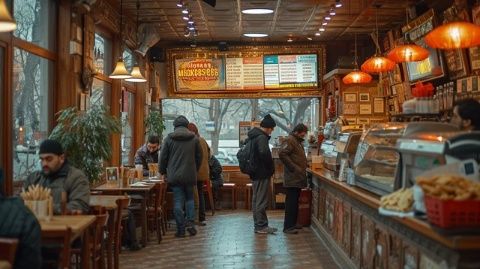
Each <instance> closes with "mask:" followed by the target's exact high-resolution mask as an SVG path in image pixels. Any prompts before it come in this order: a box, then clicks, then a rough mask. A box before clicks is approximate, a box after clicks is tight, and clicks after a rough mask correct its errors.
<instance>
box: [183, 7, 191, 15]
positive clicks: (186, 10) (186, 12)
mask: <svg viewBox="0 0 480 269" xmlns="http://www.w3.org/2000/svg"><path fill="white" fill-rule="evenodd" d="M182 13H183V14H188V13H190V10H188V8H184V9H183V10H182Z"/></svg>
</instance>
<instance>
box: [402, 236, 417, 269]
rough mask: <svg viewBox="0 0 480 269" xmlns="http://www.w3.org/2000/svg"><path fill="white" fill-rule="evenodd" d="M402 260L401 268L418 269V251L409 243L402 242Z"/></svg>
mask: <svg viewBox="0 0 480 269" xmlns="http://www.w3.org/2000/svg"><path fill="white" fill-rule="evenodd" d="M402 247H403V251H402V253H403V259H402V268H408V269H418V262H419V255H420V254H419V251H418V249H417V248H416V247H415V246H413V245H412V244H410V243H407V242H404V244H403V246H402Z"/></svg>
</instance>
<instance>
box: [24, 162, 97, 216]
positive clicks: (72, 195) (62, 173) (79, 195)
mask: <svg viewBox="0 0 480 269" xmlns="http://www.w3.org/2000/svg"><path fill="white" fill-rule="evenodd" d="M30 185H41V186H43V187H47V188H50V189H51V190H52V197H53V210H54V212H55V214H61V213H62V208H61V204H62V192H65V193H66V194H67V209H68V210H70V211H72V210H80V211H82V212H83V213H88V212H89V211H90V205H89V203H90V183H89V182H88V179H87V177H86V176H85V174H84V173H83V172H82V171H81V170H79V169H77V168H75V167H73V166H71V165H70V164H68V162H67V161H65V163H64V164H63V166H62V167H61V168H60V170H58V171H57V172H56V173H54V174H52V175H49V176H45V175H44V174H43V173H42V172H41V171H37V172H34V173H33V174H31V175H29V176H28V178H27V180H25V182H24V183H23V187H24V188H25V189H27V188H28V186H30Z"/></svg>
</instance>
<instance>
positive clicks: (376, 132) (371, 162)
mask: <svg viewBox="0 0 480 269" xmlns="http://www.w3.org/2000/svg"><path fill="white" fill-rule="evenodd" d="M406 127H407V124H405V123H381V124H376V125H374V126H372V127H371V128H370V129H368V130H367V131H366V132H364V133H363V135H362V137H361V138H360V143H359V145H358V147H357V152H356V154H355V159H354V173H355V185H357V186H359V187H361V188H364V189H366V190H368V191H371V192H373V193H375V194H378V195H385V194H388V193H391V192H393V191H394V190H395V189H396V188H397V187H398V185H400V184H401V182H400V180H399V179H400V176H399V173H400V171H401V166H400V154H399V153H398V151H397V149H396V143H397V139H399V138H400V137H402V136H403V134H404V131H405V129H406Z"/></svg>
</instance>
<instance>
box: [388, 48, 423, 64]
mask: <svg viewBox="0 0 480 269" xmlns="http://www.w3.org/2000/svg"><path fill="white" fill-rule="evenodd" d="M429 55H430V52H429V51H428V50H427V49H425V48H422V47H420V46H418V45H415V44H405V45H400V46H397V47H395V48H393V49H392V50H391V51H390V52H389V53H388V55H387V57H388V59H390V60H392V61H394V62H396V63H403V62H417V61H423V60H425V59H427V58H428V56H429Z"/></svg>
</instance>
